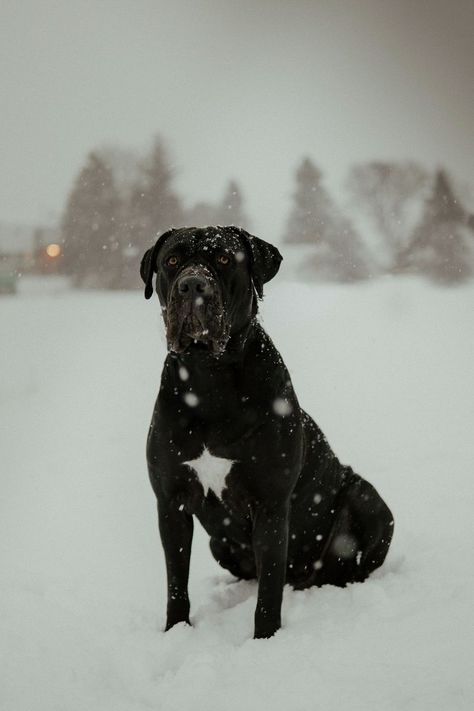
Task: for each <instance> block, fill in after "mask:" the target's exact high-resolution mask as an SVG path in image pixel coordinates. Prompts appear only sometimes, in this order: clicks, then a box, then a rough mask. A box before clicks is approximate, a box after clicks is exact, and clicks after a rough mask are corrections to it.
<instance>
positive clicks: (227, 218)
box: [215, 180, 248, 227]
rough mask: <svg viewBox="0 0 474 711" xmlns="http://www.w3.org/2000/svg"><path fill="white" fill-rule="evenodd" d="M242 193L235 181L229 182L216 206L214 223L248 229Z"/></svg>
mask: <svg viewBox="0 0 474 711" xmlns="http://www.w3.org/2000/svg"><path fill="white" fill-rule="evenodd" d="M243 202H244V200H243V196H242V191H241V189H240V187H239V185H238V183H237V182H236V181H235V180H229V182H228V184H227V187H226V190H225V193H224V197H223V198H222V201H221V203H220V205H218V206H217V210H216V218H215V223H216V224H219V225H236V226H237V227H248V219H247V216H246V214H245V211H244V209H243Z"/></svg>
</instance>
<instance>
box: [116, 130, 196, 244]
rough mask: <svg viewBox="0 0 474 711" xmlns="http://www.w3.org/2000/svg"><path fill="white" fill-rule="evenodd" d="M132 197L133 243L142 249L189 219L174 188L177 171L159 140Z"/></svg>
mask: <svg viewBox="0 0 474 711" xmlns="http://www.w3.org/2000/svg"><path fill="white" fill-rule="evenodd" d="M140 168H141V170H140V174H139V177H138V179H137V181H136V183H135V185H134V186H133V188H132V193H131V197H130V209H129V213H130V220H129V228H130V242H131V244H132V245H133V246H135V247H136V248H137V249H138V250H139V251H142V250H144V249H147V248H148V247H149V246H150V243H151V242H152V241H153V239H154V237H155V235H156V234H158V233H160V232H165V231H166V230H168V229H170V228H171V227H178V226H180V225H182V224H184V222H185V215H184V210H183V208H182V206H181V203H180V200H179V198H178V196H177V195H176V193H175V192H174V190H173V188H172V185H171V183H172V178H173V172H172V170H171V168H170V166H169V163H168V159H167V156H166V151H165V148H164V146H163V143H162V142H161V141H160V140H159V139H157V140H155V142H154V144H153V147H152V151H151V153H150V155H149V156H148V158H147V159H146V160H145V161H144V162H143V163H142V165H141V166H140Z"/></svg>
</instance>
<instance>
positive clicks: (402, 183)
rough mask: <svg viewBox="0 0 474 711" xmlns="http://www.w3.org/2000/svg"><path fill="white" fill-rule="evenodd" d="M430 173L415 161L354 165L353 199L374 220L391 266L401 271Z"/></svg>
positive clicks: (350, 177) (351, 186) (351, 183)
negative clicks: (401, 258)
mask: <svg viewBox="0 0 474 711" xmlns="http://www.w3.org/2000/svg"><path fill="white" fill-rule="evenodd" d="M427 184H428V174H427V173H426V171H425V170H423V168H421V167H420V166H419V165H417V164H416V163H413V162H406V163H389V162H382V161H374V162H372V163H364V164H361V165H356V166H354V167H353V168H352V169H351V171H350V173H349V178H348V181H347V187H348V190H349V191H350V194H351V197H352V201H353V203H354V204H355V205H357V206H359V207H360V208H362V209H363V210H364V211H365V213H366V214H367V215H368V216H369V218H370V219H371V220H372V222H373V224H374V226H375V228H376V229H377V230H378V232H379V234H380V236H381V237H382V238H383V239H384V241H385V245H386V246H387V248H388V255H387V256H388V269H389V271H395V272H396V271H398V270H399V268H400V266H401V265H400V263H399V259H400V254H401V253H402V252H403V250H404V248H405V247H406V244H407V242H408V239H409V236H410V234H411V232H412V230H413V226H414V224H415V222H416V219H417V218H418V217H419V208H420V206H421V203H422V198H423V193H424V191H425V189H426V187H427Z"/></svg>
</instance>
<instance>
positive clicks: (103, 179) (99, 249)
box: [61, 152, 121, 287]
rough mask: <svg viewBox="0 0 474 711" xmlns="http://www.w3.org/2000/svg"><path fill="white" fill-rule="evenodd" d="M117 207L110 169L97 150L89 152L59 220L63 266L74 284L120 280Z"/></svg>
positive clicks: (115, 190)
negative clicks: (62, 246) (62, 247)
mask: <svg viewBox="0 0 474 711" xmlns="http://www.w3.org/2000/svg"><path fill="white" fill-rule="evenodd" d="M120 211H121V201H120V195H119V192H118V190H117V187H116V185H115V181H114V176H113V174H112V171H111V170H110V169H109V167H108V166H107V165H106V163H105V162H104V160H103V159H102V158H101V157H100V155H99V154H98V153H94V152H93V153H90V154H89V156H88V158H87V161H86V163H85V165H84V167H83V168H82V169H81V171H80V172H79V175H78V176H77V178H76V180H75V182H74V185H73V188H72V190H71V193H70V195H69V198H68V201H67V205H66V209H65V211H64V214H63V218H62V222H61V234H62V242H63V245H64V269H65V271H66V272H67V273H69V274H71V275H72V276H73V282H74V284H75V285H76V286H82V285H85V284H90V285H92V284H93V285H94V286H97V287H100V286H113V285H114V282H119V281H120V268H121V249H120V242H119V236H118V231H119V230H118V222H119V218H120Z"/></svg>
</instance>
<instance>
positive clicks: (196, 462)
mask: <svg viewBox="0 0 474 711" xmlns="http://www.w3.org/2000/svg"><path fill="white" fill-rule="evenodd" d="M233 463H234V461H233V460H232V459H224V458H223V457H216V456H214V455H213V454H211V453H210V451H209V450H208V449H207V447H204V449H203V450H202V452H201V454H200V455H199V457H196V459H191V460H189V461H187V462H183V464H185V465H186V466H188V467H190V468H191V469H192V470H193V471H194V472H195V474H196V476H197V478H198V479H199V482H200V483H201V485H202V488H203V489H204V496H207V494H208V493H209V490H211V491H213V492H214V494H215V495H216V496H217V497H218V498H219V499H222V492H223V491H224V489H225V488H226V477H227V475H228V474H229V472H230V470H231V468H232V465H233Z"/></svg>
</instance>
